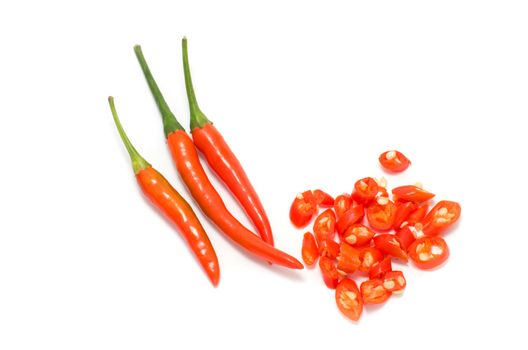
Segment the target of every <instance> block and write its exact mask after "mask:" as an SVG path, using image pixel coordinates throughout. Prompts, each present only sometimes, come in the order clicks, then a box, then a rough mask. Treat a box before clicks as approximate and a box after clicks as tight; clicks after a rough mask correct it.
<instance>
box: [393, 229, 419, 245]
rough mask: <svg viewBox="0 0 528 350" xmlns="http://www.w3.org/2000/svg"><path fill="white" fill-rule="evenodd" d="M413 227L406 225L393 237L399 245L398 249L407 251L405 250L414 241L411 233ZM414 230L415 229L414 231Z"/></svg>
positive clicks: (414, 238)
mask: <svg viewBox="0 0 528 350" xmlns="http://www.w3.org/2000/svg"><path fill="white" fill-rule="evenodd" d="M413 229H414V226H411V225H407V226H404V227H403V228H401V229H399V230H398V232H396V234H395V235H394V236H396V239H397V240H398V242H399V243H400V247H401V248H402V249H403V250H405V251H407V248H409V246H410V245H411V244H412V243H413V242H414V241H415V240H416V237H415V234H414V232H413ZM415 230H416V229H415Z"/></svg>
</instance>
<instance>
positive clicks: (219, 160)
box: [182, 38, 273, 245]
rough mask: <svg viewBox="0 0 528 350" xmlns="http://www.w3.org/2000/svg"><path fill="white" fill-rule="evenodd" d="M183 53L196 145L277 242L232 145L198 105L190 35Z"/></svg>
mask: <svg viewBox="0 0 528 350" xmlns="http://www.w3.org/2000/svg"><path fill="white" fill-rule="evenodd" d="M182 53H183V70H184V73H185V87H186V90H187V97H188V99H189V109H190V112H191V133H192V136H193V140H194V144H195V145H196V147H197V148H198V149H199V150H200V152H202V154H203V155H204V156H205V159H206V160H207V163H208V164H209V166H210V167H211V168H212V169H213V170H214V171H215V173H216V174H217V175H218V176H219V177H220V179H222V181H223V182H224V183H225V184H226V185H227V187H228V188H229V190H230V191H231V193H233V195H234V196H235V197H236V199H237V200H238V202H239V203H240V204H241V205H242V207H243V208H244V210H245V211H246V213H247V215H248V216H249V218H250V219H251V221H252V222H253V224H254V225H255V227H256V228H257V231H258V232H259V234H260V236H261V237H262V239H263V240H264V241H266V242H268V243H269V244H272V245H273V235H272V232H271V226H270V223H269V220H268V217H267V215H266V212H265V211H264V207H263V206H262V203H261V202H260V199H259V197H258V195H257V192H256V191H255V189H254V188H253V186H252V185H251V182H250V181H249V178H248V177H247V175H246V173H245V171H244V169H243V168H242V165H241V164H240V162H239V161H238V159H237V157H236V156H235V154H234V153H233V152H232V151H231V149H230V148H229V145H228V144H227V143H226V141H225V140H224V138H223V137H222V135H221V134H220V132H218V130H217V129H216V128H215V126H214V125H213V123H211V121H210V120H209V119H207V117H206V116H205V115H204V114H203V112H202V111H201V110H200V107H199V106H198V103H197V101H196V96H195V94H194V89H193V84H192V79H191V72H190V69H189V58H188V55H187V38H183V40H182Z"/></svg>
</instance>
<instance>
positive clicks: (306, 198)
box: [290, 191, 317, 228]
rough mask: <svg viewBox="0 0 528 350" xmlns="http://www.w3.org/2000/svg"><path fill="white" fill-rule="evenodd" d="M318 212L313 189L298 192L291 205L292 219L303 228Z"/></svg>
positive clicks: (293, 222)
mask: <svg viewBox="0 0 528 350" xmlns="http://www.w3.org/2000/svg"><path fill="white" fill-rule="evenodd" d="M316 212H317V202H316V199H315V197H314V194H313V193H312V191H304V192H303V193H298V194H297V195H296V196H295V199H294V200H293V202H292V204H291V207H290V221H291V222H292V224H294V225H295V226H296V227H298V228H302V227H304V226H306V225H308V223H309V222H310V221H311V220H312V218H313V216H314V215H315V213H316Z"/></svg>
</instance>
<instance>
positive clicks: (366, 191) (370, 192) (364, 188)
mask: <svg viewBox="0 0 528 350" xmlns="http://www.w3.org/2000/svg"><path fill="white" fill-rule="evenodd" d="M377 194H378V183H377V182H376V180H374V179H373V178H371V177H366V178H364V179H361V180H358V181H357V182H356V183H355V184H354V191H353V192H352V198H353V199H354V200H355V201H356V202H358V203H361V204H368V203H369V202H371V201H372V200H373V199H374V198H376V195H377Z"/></svg>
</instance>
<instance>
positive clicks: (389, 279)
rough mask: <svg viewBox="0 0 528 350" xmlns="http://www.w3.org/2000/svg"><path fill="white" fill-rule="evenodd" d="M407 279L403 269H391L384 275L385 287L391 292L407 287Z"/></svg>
mask: <svg viewBox="0 0 528 350" xmlns="http://www.w3.org/2000/svg"><path fill="white" fill-rule="evenodd" d="M406 285H407V281H406V280H405V277H404V276H403V272H401V271H389V272H387V273H386V274H385V276H384V277H383V288H385V290H387V291H389V292H398V291H402V290H404V289H405V286H406Z"/></svg>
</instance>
